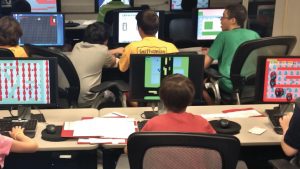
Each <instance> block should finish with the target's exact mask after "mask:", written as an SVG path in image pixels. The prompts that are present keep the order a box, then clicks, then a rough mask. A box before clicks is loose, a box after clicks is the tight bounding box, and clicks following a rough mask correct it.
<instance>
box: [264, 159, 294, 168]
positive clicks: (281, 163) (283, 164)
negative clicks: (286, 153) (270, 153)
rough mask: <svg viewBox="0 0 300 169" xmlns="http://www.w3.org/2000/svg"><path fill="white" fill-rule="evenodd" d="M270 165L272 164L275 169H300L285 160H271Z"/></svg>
mask: <svg viewBox="0 0 300 169" xmlns="http://www.w3.org/2000/svg"><path fill="white" fill-rule="evenodd" d="M269 164H271V165H272V167H273V168H274V169H299V167H297V166H294V165H292V164H291V163H290V162H289V161H287V160H285V159H276V160H269Z"/></svg>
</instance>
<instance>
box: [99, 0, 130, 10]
mask: <svg viewBox="0 0 300 169" xmlns="http://www.w3.org/2000/svg"><path fill="white" fill-rule="evenodd" d="M111 1H112V0H98V6H99V9H100V8H101V6H103V5H106V4H107V3H109V2H111ZM121 1H122V2H123V3H124V4H126V5H129V0H121Z"/></svg>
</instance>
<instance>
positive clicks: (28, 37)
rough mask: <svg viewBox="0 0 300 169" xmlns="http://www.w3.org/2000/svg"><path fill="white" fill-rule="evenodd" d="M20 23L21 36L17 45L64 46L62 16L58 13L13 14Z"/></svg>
mask: <svg viewBox="0 0 300 169" xmlns="http://www.w3.org/2000/svg"><path fill="white" fill-rule="evenodd" d="M13 17H14V18H15V19H16V20H17V21H18V22H19V23H20V25H21V28H22V30H23V36H22V37H21V38H20V39H19V45H24V44H32V45H36V46H63V45H64V15H63V14H60V13H14V14H13Z"/></svg>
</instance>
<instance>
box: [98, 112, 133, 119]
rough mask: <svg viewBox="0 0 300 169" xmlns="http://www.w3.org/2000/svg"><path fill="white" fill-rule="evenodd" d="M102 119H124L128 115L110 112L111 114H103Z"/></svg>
mask: <svg viewBox="0 0 300 169" xmlns="http://www.w3.org/2000/svg"><path fill="white" fill-rule="evenodd" d="M102 117H110V118H115V117H116V118H118V117H125V118H127V117H128V115H126V114H122V113H119V112H111V113H108V114H105V115H104V116H102Z"/></svg>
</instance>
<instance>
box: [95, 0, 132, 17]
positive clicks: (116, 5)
mask: <svg viewBox="0 0 300 169" xmlns="http://www.w3.org/2000/svg"><path fill="white" fill-rule="evenodd" d="M129 7H130V6H129V5H126V4H124V3H123V2H122V1H121V0H112V1H111V2H109V3H107V4H105V5H103V6H102V7H101V8H100V9H99V14H98V17H97V21H99V22H104V17H105V14H106V13H107V12H108V11H110V10H113V9H121V8H129Z"/></svg>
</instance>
